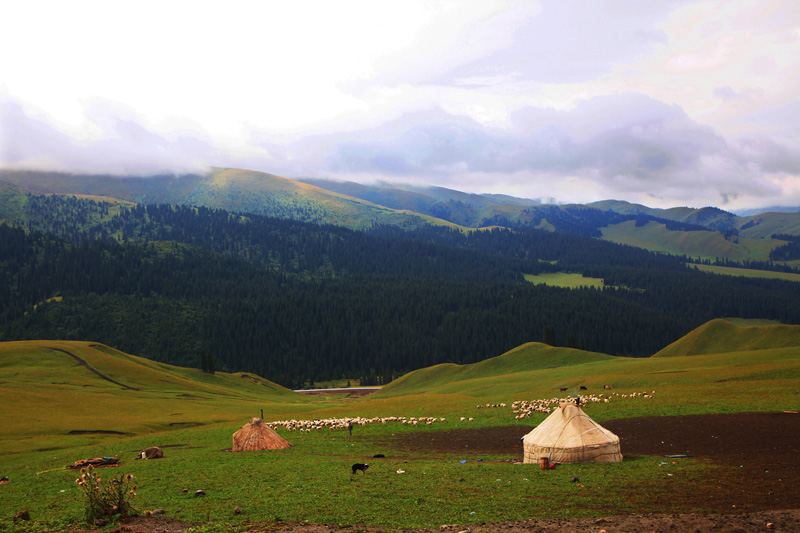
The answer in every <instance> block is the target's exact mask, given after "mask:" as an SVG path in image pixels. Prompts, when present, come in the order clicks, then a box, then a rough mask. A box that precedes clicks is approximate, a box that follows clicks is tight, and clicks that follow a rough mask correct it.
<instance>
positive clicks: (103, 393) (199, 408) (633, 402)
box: [0, 320, 800, 531]
mask: <svg viewBox="0 0 800 533" xmlns="http://www.w3.org/2000/svg"><path fill="white" fill-rule="evenodd" d="M799 346H800V326H775V325H769V326H742V325H737V324H734V323H732V322H728V321H722V320H719V321H713V322H710V323H709V324H706V325H705V326H703V327H701V328H698V330H696V331H694V332H692V333H691V334H690V335H687V337H685V338H683V339H680V340H678V341H676V342H675V343H673V344H672V345H670V346H669V347H666V348H665V349H664V350H663V351H662V352H660V353H659V354H658V356H656V357H651V358H648V359H628V358H618V357H611V356H607V355H604V354H597V353H589V352H582V351H579V350H572V349H567V348H554V347H550V346H547V345H543V344H540V343H530V344H526V345H523V346H520V347H519V348H517V349H515V350H512V351H511V352H509V353H507V354H504V355H502V356H499V357H495V358H492V359H489V360H486V361H483V362H481V363H477V364H474V365H463V366H459V365H438V366H435V367H431V368H427V369H421V370H419V371H416V372H412V373H410V374H408V375H406V376H404V377H402V378H400V379H398V380H396V381H395V382H393V383H391V384H389V385H387V386H386V387H384V388H383V389H382V390H381V391H380V392H378V393H375V394H373V395H370V396H367V397H364V398H361V399H357V400H353V399H348V400H338V399H335V398H332V397H323V398H314V397H307V396H303V395H299V394H295V393H292V392H291V391H288V390H286V389H283V388H281V387H278V386H276V385H274V384H271V383H269V382H268V381H266V380H264V379H263V378H260V377H258V376H252V375H249V374H224V373H217V374H214V375H208V374H203V373H201V372H199V371H197V370H192V369H181V368H176V367H170V366H168V365H162V364H159V363H154V362H152V361H148V360H145V359H141V358H138V357H135V356H131V355H127V354H123V353H121V352H118V351H115V350H113V349H111V348H108V347H105V346H102V345H97V344H91V343H74V342H45V341H38V342H34V341H31V342H18V343H4V344H0V401H2V404H3V406H4V408H3V411H2V414H0V417H1V418H0V423H2V424H3V427H4V431H3V433H2V437H0V452H1V453H0V477H2V476H7V477H8V478H9V480H10V483H9V484H7V485H0V530H10V531H15V530H20V531H22V530H26V529H25V528H26V527H28V528H29V529H27V530H30V531H34V530H45V529H47V528H50V529H58V528H62V527H64V525H65V524H67V523H74V522H79V521H80V517H81V512H82V501H81V494H80V492H79V490H78V488H77V486H76V484H75V479H76V478H77V475H78V474H77V473H76V472H74V471H70V470H67V469H65V466H66V465H69V464H72V463H73V462H74V461H76V460H79V459H83V458H89V457H101V456H113V457H118V458H120V459H121V460H122V466H121V467H119V468H111V469H104V470H101V471H100V472H101V475H102V476H103V477H109V476H119V475H121V474H124V473H132V474H133V475H134V476H135V477H136V480H137V482H138V484H139V490H138V491H137V493H138V494H137V497H136V499H135V500H134V504H135V506H136V507H137V508H138V509H139V510H142V511H143V510H148V509H150V510H152V509H158V508H162V509H165V510H166V511H167V514H168V516H171V517H174V518H180V519H182V520H188V521H198V522H203V523H206V524H210V525H206V526H205V527H204V528H203V529H204V530H206V531H230V530H235V528H237V527H239V526H241V525H242V524H244V523H245V522H246V521H256V522H257V521H271V520H275V519H278V518H280V519H282V520H298V521H302V520H308V521H311V522H321V523H332V524H365V525H375V526H382V527H387V528H393V527H439V526H440V525H442V524H451V523H478V522H483V521H501V520H514V519H524V518H531V517H543V516H547V517H559V516H598V515H602V516H607V515H613V514H624V513H631V512H637V511H640V510H641V509H642V508H643V506H645V505H646V504H647V502H646V501H644V498H646V497H647V496H646V495H645V494H654V493H655V494H657V493H659V491H666V490H667V485H666V483H667V481H666V480H665V477H664V474H663V472H662V471H661V470H659V468H657V465H658V464H659V463H660V461H661V460H662V459H661V458H659V457H628V458H627V459H633V460H626V461H624V462H622V463H618V464H580V465H567V466H564V467H562V468H560V469H558V470H556V471H553V472H551V473H548V474H546V475H544V474H542V473H540V472H539V471H538V467H536V466H535V465H517V464H513V463H512V460H513V459H519V458H520V457H521V455H522V449H521V447H520V451H519V454H518V455H515V456H502V455H501V456H495V455H486V454H477V453H470V452H469V451H464V452H461V453H458V454H453V453H438V452H434V451H428V452H426V451H419V450H415V451H411V450H409V449H408V448H406V447H405V446H404V441H405V439H407V438H408V437H410V436H411V434H412V433H414V434H417V435H419V434H422V435H426V434H429V435H431V436H433V435H435V434H436V433H437V432H441V431H447V430H452V429H458V428H480V427H495V426H513V427H518V428H519V434H520V437H521V436H522V435H524V434H525V433H527V432H528V431H530V429H531V428H532V427H534V426H535V425H536V424H538V423H539V422H540V421H541V420H542V419H543V418H544V416H545V415H543V414H540V415H536V416H535V417H532V418H528V419H525V420H518V419H516V418H515V415H514V413H513V411H512V410H511V403H512V402H513V401H515V400H535V399H546V398H556V397H558V396H563V395H564V394H569V393H573V394H574V393H577V390H578V387H580V386H586V387H587V388H588V389H589V390H590V391H600V390H601V389H602V386H603V385H604V384H612V385H613V386H614V392H615V393H617V394H619V396H616V397H615V399H614V401H611V402H609V403H600V404H590V405H589V406H588V407H586V410H587V413H589V414H590V416H592V417H593V418H594V419H595V420H597V421H598V422H600V423H603V422H604V421H608V420H612V419H616V418H630V417H638V416H653V415H655V416H663V415H674V414H692V413H718V412H739V411H769V410H781V409H796V408H797V400H796V398H795V397H794V396H793V395H788V394H786V391H789V390H798V387H799V386H800V349H798V347H799ZM70 354H72V355H70ZM75 357H77V358H79V359H80V360H82V361H83V362H84V363H85V365H84V364H81V363H79V362H78V360H77V359H76V358H75ZM561 387H566V388H567V389H568V390H567V392H566V393H562V392H560V390H559V389H560V388H561ZM642 391H647V392H652V391H655V393H654V394H653V395H652V396H653V397H652V398H650V399H642V398H640V397H637V398H636V399H632V398H624V399H623V397H622V395H623V394H627V393H630V392H642ZM501 403H505V404H506V407H496V408H482V406H484V405H485V404H492V405H500V404H501ZM479 406H481V407H479ZM262 409H263V414H264V418H265V419H266V420H267V421H278V420H287V419H307V420H311V419H324V418H328V417H355V416H360V417H379V416H382V417H407V418H409V417H422V416H427V417H437V418H438V419H441V418H442V417H444V418H445V419H446V420H445V421H441V420H439V421H437V422H435V423H433V424H431V425H425V424H420V425H419V426H412V425H410V424H408V423H405V424H404V423H402V422H386V423H380V422H375V423H369V424H366V425H365V426H363V427H361V426H357V427H356V430H355V431H354V433H353V435H352V436H351V435H349V434H348V432H347V431H342V430H339V431H328V430H323V431H311V432H290V431H288V430H285V429H279V432H280V433H281V435H282V436H284V437H285V438H286V439H287V440H289V441H290V442H291V443H292V444H293V447H292V448H289V449H286V450H280V451H271V452H245V453H227V452H224V451H222V450H223V449H225V448H229V447H230V446H231V438H232V434H233V433H234V432H235V431H236V430H237V429H238V428H239V427H241V426H242V425H243V424H244V423H245V422H246V421H247V420H248V419H249V418H250V417H251V416H259V415H260V413H261V410H262ZM462 417H463V418H464V420H462ZM470 419H472V420H470ZM75 430H80V431H84V430H104V431H118V432H120V433H119V434H108V433H106V434H91V433H90V434H70V433H71V432H74V431H75ZM148 446H160V447H162V449H163V450H164V452H165V458H164V459H159V460H152V461H134V460H133V458H134V457H135V456H136V455H137V454H138V452H139V451H140V450H142V449H143V448H145V447H148ZM376 453H382V454H385V455H386V458H385V459H381V460H375V459H372V456H373V455H374V454H376ZM623 453H624V450H623ZM462 461H464V462H462ZM354 462H369V463H370V465H371V466H370V470H369V472H368V474H367V475H361V474H358V475H356V476H353V475H352V474H351V472H350V465H351V464H353V463H354ZM712 468H713V467H712V466H711V465H708V464H705V463H703V462H702V461H700V460H689V461H686V462H682V463H680V464H679V465H676V466H674V467H673V468H672V469H671V470H670V472H671V473H672V474H673V477H674V479H670V481H669V483H670V484H672V483H674V482H676V480H678V481H679V482H680V483H687V484H691V482H692V480H693V479H698V478H699V477H702V476H704V475H706V474H707V473H708V471H709V469H712ZM398 470H399V471H402V473H398ZM573 476H576V477H580V478H581V480H586V481H585V483H586V486H587V487H588V488H587V489H585V490H580V491H578V490H575V485H574V484H570V483H569V479H570V478H571V477H573ZM642 487H647V488H648V491H649V492H648V491H642V490H640V489H641V488H642ZM183 489H187V490H188V492H185V493H184V492H182V491H183ZM198 489H202V490H205V491H206V496H205V497H194V492H195V491H196V490H198ZM234 507H239V508H240V509H241V510H242V511H243V514H242V515H235V514H234V513H233V509H234ZM22 508H27V509H29V510H30V512H31V516H32V519H33V520H34V521H35V523H34V525H32V526H21V525H13V524H12V523H11V521H10V520H9V517H10V516H12V515H13V514H14V512H16V511H18V510H20V509H22ZM650 510H653V509H652V507H650ZM656 510H657V509H656ZM664 510H665V511H670V512H671V509H667V508H665V509H664ZM698 511H702V509H698ZM31 528H32V529H31Z"/></svg>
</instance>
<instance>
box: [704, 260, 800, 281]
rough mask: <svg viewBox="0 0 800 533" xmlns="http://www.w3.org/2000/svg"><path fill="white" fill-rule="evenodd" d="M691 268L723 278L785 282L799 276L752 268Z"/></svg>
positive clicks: (799, 279)
mask: <svg viewBox="0 0 800 533" xmlns="http://www.w3.org/2000/svg"><path fill="white" fill-rule="evenodd" d="M691 266H692V268H696V269H697V270H702V271H703V272H710V273H712V274H722V275H725V276H740V277H744V278H764V279H782V280H785V281H800V274H794V273H792V272H773V271H771V270H756V269H753V268H736V267H725V266H715V265H695V264H693V265H691Z"/></svg>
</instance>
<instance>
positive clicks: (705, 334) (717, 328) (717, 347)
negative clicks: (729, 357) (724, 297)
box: [653, 319, 800, 357]
mask: <svg viewBox="0 0 800 533" xmlns="http://www.w3.org/2000/svg"><path fill="white" fill-rule="evenodd" d="M795 346H796V347H800V326H787V325H765V326H742V325H737V324H734V323H733V322H730V321H728V320H724V319H717V320H712V321H711V322H708V323H706V324H703V325H702V326H700V327H699V328H697V329H695V330H694V331H692V332H690V333H689V334H688V335H686V336H685V337H683V338H681V339H679V340H677V341H675V342H673V343H672V344H670V345H669V346H667V347H666V348H664V349H663V350H661V351H659V352H658V353H656V354H655V355H653V357H676V356H684V355H699V354H716V353H727V352H743V351H751V350H769V349H777V348H787V347H795Z"/></svg>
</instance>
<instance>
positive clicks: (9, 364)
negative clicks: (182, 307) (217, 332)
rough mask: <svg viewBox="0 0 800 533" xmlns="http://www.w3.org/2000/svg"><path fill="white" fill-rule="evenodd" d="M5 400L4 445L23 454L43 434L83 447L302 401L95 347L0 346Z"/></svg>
mask: <svg viewBox="0 0 800 533" xmlns="http://www.w3.org/2000/svg"><path fill="white" fill-rule="evenodd" d="M0 402H2V404H3V405H4V406H5V407H4V409H3V410H2V413H0V424H2V426H3V428H4V429H3V436H2V437H0V441H6V442H3V443H2V444H0V446H2V447H3V448H5V449H19V448H21V447H25V446H26V444H25V442H24V439H25V438H30V437H34V436H41V435H73V436H74V438H73V439H72V444H73V445H79V444H81V443H84V442H88V441H93V440H95V439H98V438H104V435H112V436H113V435H120V434H121V435H134V434H147V433H152V432H157V431H165V430H170V429H180V428H185V427H192V426H200V425H206V424H212V423H216V422H224V421H232V420H236V421H239V420H246V419H247V418H249V417H251V416H257V415H258V414H259V411H258V409H259V408H263V407H267V406H269V407H268V409H269V410H270V411H271V412H281V411H282V410H283V409H284V408H283V407H282V405H284V404H286V403H291V404H302V403H303V398H302V397H301V396H299V395H297V394H295V393H293V392H292V391H290V390H288V389H285V388H283V387H281V386H279V385H276V384H274V383H272V382H270V381H267V380H265V379H263V378H261V377H259V376H255V375H252V374H246V373H236V374H226V373H222V372H217V373H214V374H206V373H203V372H201V371H199V370H196V369H189V368H181V367H176V366H171V365H167V364H164V363H157V362H154V361H151V360H149V359H144V358H142V357H137V356H134V355H129V354H126V353H123V352H120V351H118V350H114V349H113V348H109V347H108V346H105V345H102V344H97V343H92V342H70V341H15V342H4V343H0ZM20 439H22V440H20ZM11 441H16V444H15V443H14V442H11Z"/></svg>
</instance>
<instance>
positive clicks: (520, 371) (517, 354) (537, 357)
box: [374, 342, 617, 398]
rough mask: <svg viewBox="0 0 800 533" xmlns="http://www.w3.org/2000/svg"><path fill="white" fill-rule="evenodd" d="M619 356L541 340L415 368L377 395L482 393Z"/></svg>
mask: <svg viewBox="0 0 800 533" xmlns="http://www.w3.org/2000/svg"><path fill="white" fill-rule="evenodd" d="M614 359H617V358H615V357H613V356H610V355H605V354H599V353H595V352H585V351H582V350H575V349H572V348H555V347H552V346H548V345H547V344H542V343H538V342H531V343H527V344H523V345H522V346H519V347H517V348H514V349H513V350H510V351H509V352H507V353H505V354H503V355H500V356H498V357H493V358H491V359H487V360H485V361H481V362H479V363H473V364H468V365H455V364H442V365H435V366H432V367H429V368H423V369H420V370H416V371H414V372H411V373H409V374H406V375H405V376H402V377H401V378H399V379H397V380H395V381H393V382H391V383H390V384H389V385H387V386H385V387H383V389H381V391H380V392H378V393H376V394H375V395H374V397H375V398H388V397H392V396H399V395H407V394H419V393H424V392H431V391H436V393H437V394H445V393H454V392H458V393H460V394H465V395H476V396H477V395H479V391H484V392H485V389H487V388H501V389H502V387H504V386H506V385H505V384H504V382H505V381H506V380H513V381H519V380H524V379H525V375H526V373H528V372H532V371H538V370H546V369H562V370H563V369H564V368H566V367H572V366H573V365H585V364H588V363H595V362H598V361H610V360H614Z"/></svg>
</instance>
